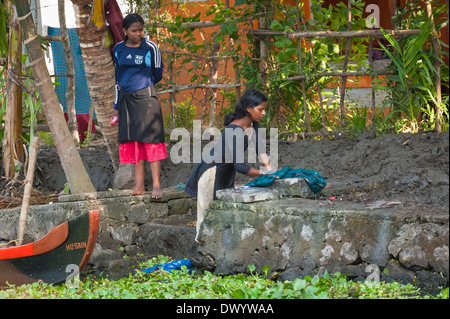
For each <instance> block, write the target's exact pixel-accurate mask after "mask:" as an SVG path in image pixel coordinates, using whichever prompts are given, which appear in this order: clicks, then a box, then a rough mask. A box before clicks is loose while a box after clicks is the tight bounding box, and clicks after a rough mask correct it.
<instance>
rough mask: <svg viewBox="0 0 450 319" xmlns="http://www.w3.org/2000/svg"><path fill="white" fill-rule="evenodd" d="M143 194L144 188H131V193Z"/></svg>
mask: <svg viewBox="0 0 450 319" xmlns="http://www.w3.org/2000/svg"><path fill="white" fill-rule="evenodd" d="M143 194H145V188H136V187H135V188H133V189H132V190H131V195H143Z"/></svg>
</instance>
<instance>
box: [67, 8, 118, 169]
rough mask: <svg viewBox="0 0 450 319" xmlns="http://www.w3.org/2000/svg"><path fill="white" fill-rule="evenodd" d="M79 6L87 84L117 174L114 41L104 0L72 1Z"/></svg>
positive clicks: (79, 33) (80, 36)
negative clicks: (107, 22)
mask: <svg viewBox="0 0 450 319" xmlns="http://www.w3.org/2000/svg"><path fill="white" fill-rule="evenodd" d="M71 1H72V3H73V4H74V5H77V6H78V10H79V11H78V14H79V22H80V25H81V27H80V28H78V29H77V33H78V37H79V38H80V47H81V54H82V57H83V64H84V70H85V74H86V81H87V84H88V88H89V95H90V97H91V103H92V104H93V106H94V109H95V113H96V115H97V120H98V123H99V125H100V128H101V131H102V134H103V139H104V141H105V144H106V146H107V149H108V153H109V155H110V157H111V161H112V165H113V168H114V171H117V169H118V167H119V131H118V125H114V126H111V125H110V124H109V121H110V119H111V117H112V115H113V112H114V110H113V105H114V98H115V89H114V85H115V75H114V64H113V59H112V55H111V43H112V42H111V41H112V38H111V37H110V35H109V34H108V27H107V25H106V18H105V9H104V8H105V7H104V0H93V1H92V0H71ZM90 4H93V5H92V6H89V5H90Z"/></svg>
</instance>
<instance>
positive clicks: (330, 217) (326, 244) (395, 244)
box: [199, 181, 449, 288]
mask: <svg viewBox="0 0 450 319" xmlns="http://www.w3.org/2000/svg"><path fill="white" fill-rule="evenodd" d="M283 184H286V185H292V184H293V183H292V182H289V181H283ZM285 187H286V186H283V187H280V186H274V187H273V189H267V188H264V189H256V188H255V189H252V190H245V189H238V190H227V191H220V192H219V193H218V197H219V199H221V200H219V201H215V202H213V203H212V204H211V205H210V209H209V211H208V212H207V213H206V215H205V221H204V223H203V224H202V227H201V231H200V237H199V239H200V240H203V241H204V244H203V245H202V246H201V248H200V251H201V253H202V254H203V255H205V256H211V257H212V259H214V260H215V262H216V265H217V267H216V269H215V272H216V273H224V274H231V273H236V272H248V268H247V265H255V266H256V267H257V269H261V268H262V267H264V266H266V265H268V266H270V269H271V271H273V272H278V273H279V275H278V276H279V277H280V278H282V279H289V280H293V279H294V278H295V277H304V276H307V275H309V276H313V275H314V274H317V273H320V272H322V271H324V270H325V269H327V270H328V272H330V273H333V272H340V273H344V274H348V275H349V277H350V278H354V279H358V280H365V279H367V278H368V277H369V276H372V278H374V276H375V277H378V279H379V280H380V281H383V280H384V281H393V280H395V281H401V282H404V283H415V284H418V285H419V286H421V287H427V288H431V287H433V288H437V287H438V286H448V272H449V256H448V254H449V252H448V250H449V249H448V247H449V222H448V220H449V218H448V217H449V216H448V213H440V214H436V212H429V213H427V212H420V213H413V212H411V211H410V210H408V208H405V207H403V206H402V205H400V203H396V202H386V203H382V202H378V203H371V204H368V203H366V204H364V203H349V202H340V201H330V200H320V201H315V200H311V199H307V198H301V197H286V196H284V197H283V196H282V195H281V196H280V191H284V190H285V189H286V188H285ZM298 189H301V187H298ZM291 193H292V191H291ZM298 193H299V194H300V193H301V192H298ZM300 195H301V196H302V197H308V196H309V195H310V194H309V195H308V194H307V192H306V193H305V194H304V195H305V196H303V195H302V194H300ZM265 196H266V198H269V200H265V199H264V197H265ZM274 196H275V197H276V196H278V197H279V199H274ZM383 204H384V205H383ZM375 279H376V278H375Z"/></svg>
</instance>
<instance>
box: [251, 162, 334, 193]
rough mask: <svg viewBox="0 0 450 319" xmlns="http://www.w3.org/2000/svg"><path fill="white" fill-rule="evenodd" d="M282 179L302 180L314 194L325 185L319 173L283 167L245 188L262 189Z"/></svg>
mask: <svg viewBox="0 0 450 319" xmlns="http://www.w3.org/2000/svg"><path fill="white" fill-rule="evenodd" d="M284 178H304V179H305V180H306V182H307V183H308V185H309V187H311V190H312V191H313V193H314V194H317V193H319V192H320V190H321V189H322V188H324V187H325V186H326V185H327V182H326V181H325V179H324V178H323V177H322V175H320V173H319V172H316V171H313V170H307V169H303V168H299V169H292V167H289V166H287V167H284V168H282V169H280V170H278V171H276V172H274V173H273V174H267V175H261V176H258V177H257V178H256V179H255V180H253V181H251V182H249V183H247V184H246V185H245V186H250V187H255V186H256V187H264V186H269V185H272V184H273V182H274V181H275V180H276V179H284Z"/></svg>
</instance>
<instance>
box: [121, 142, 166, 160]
mask: <svg viewBox="0 0 450 319" xmlns="http://www.w3.org/2000/svg"><path fill="white" fill-rule="evenodd" d="M165 158H167V149H166V144H165V143H157V144H150V143H143V142H136V141H129V142H127V143H123V144H120V146H119V159H120V162H121V163H124V164H129V163H134V164H136V165H137V164H138V163H139V161H140V160H147V161H148V162H149V163H151V162H157V161H160V160H163V159H165Z"/></svg>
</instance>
